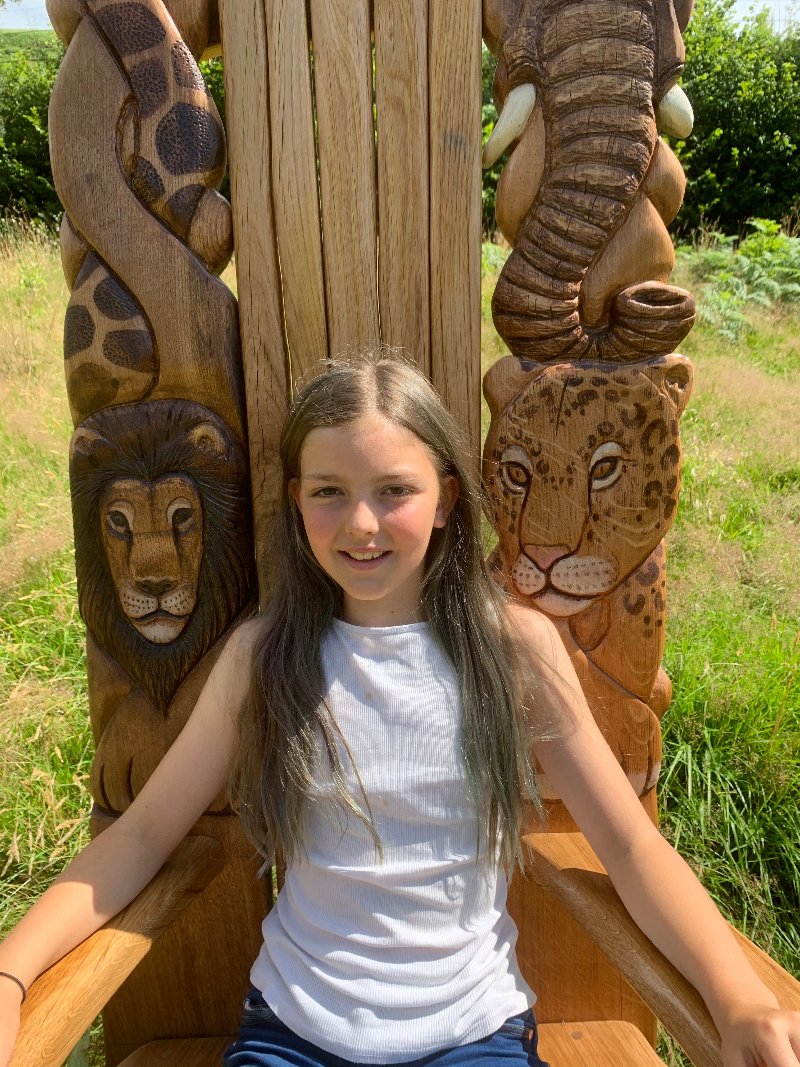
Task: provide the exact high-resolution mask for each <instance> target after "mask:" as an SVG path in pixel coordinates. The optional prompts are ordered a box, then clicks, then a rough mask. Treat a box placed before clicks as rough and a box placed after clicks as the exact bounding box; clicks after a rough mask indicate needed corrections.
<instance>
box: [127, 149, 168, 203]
mask: <svg viewBox="0 0 800 1067" xmlns="http://www.w3.org/2000/svg"><path fill="white" fill-rule="evenodd" d="M131 185H132V186H133V191H134V192H135V193H136V195H137V196H138V197H139V199H140V200H144V202H145V204H154V203H155V202H156V201H157V200H160V199H161V197H162V196H163V195H164V183H163V182H162V180H161V177H160V175H159V173H158V171H157V170H156V168H155V167H154V166H153V164H152V163H150V162H149V160H147V159H145V158H144V157H143V156H137V158H136V163H135V164H134V167H133V170H132V171H131Z"/></svg>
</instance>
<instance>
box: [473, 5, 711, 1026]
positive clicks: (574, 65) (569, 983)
mask: <svg viewBox="0 0 800 1067" xmlns="http://www.w3.org/2000/svg"><path fill="white" fill-rule="evenodd" d="M690 10H691V2H684V0H624V2H619V0H485V2H484V33H485V36H486V39H487V41H488V42H489V44H490V46H491V47H492V49H493V50H494V51H495V53H496V54H497V56H498V59H499V62H498V69H497V77H496V81H495V91H496V95H497V99H498V106H499V107H502V108H503V111H502V113H501V116H500V118H499V120H498V124H497V129H496V131H495V137H494V138H493V141H492V142H490V144H489V145H487V152H488V153H489V156H490V160H493V159H496V158H497V156H499V154H500V153H501V152H502V151H503V150H504V148H505V147H507V146H508V145H509V144H510V143H512V142H514V141H516V146H515V148H514V151H513V153H512V155H511V157H510V159H509V161H508V164H507V166H506V168H505V170H504V172H503V175H502V177H501V180H500V184H499V188H498V194H497V217H498V222H499V224H500V226H501V229H502V231H503V233H504V235H505V236H506V237H507V239H508V240H509V241H510V242H511V244H512V246H513V251H512V253H511V255H510V257H509V259H508V261H507V263H506V265H505V267H504V269H503V271H502V273H501V276H500V279H499V281H498V284H497V287H496V290H495V294H494V300H493V314H494V320H495V324H496V326H497V329H498V331H499V333H500V335H501V336H502V337H503V339H504V340H505V341H506V343H507V344H508V346H509V348H510V349H511V352H512V355H510V356H507V357H506V358H505V359H503V360H501V361H500V362H499V363H497V364H496V365H495V366H494V367H493V368H492V369H491V370H490V371H489V373H488V374H487V376H486V378H485V381H484V392H485V394H486V397H487V400H488V402H489V406H490V409H491V413H492V422H491V428H490V430H489V435H488V438H487V441H486V444H485V448H484V461H483V476H484V483H485V485H486V489H487V493H488V496H489V502H490V510H491V513H492V519H493V522H494V525H495V528H496V530H497V533H498V537H499V544H498V547H497V550H496V553H495V557H494V564H495V567H496V571H497V575H498V578H499V580H500V581H501V582H502V583H503V584H504V585H505V586H506V587H507V588H508V589H509V590H510V591H511V592H512V593H513V594H514V595H515V596H517V597H518V598H520V599H521V600H523V601H524V602H526V603H528V604H530V605H532V606H534V607H536V608H538V609H539V610H541V611H543V612H545V613H546V614H547V615H549V616H550V617H551V618H552V619H553V620H554V622H555V623H556V626H557V627H558V629H559V632H560V633H561V635H562V637H563V639H564V641H565V643H566V645H567V648H568V649H569V651H570V654H571V656H572V659H573V662H574V664H575V667H576V669H577V672H578V676H579V678H580V680H581V684H582V686H583V688H584V691H585V693H586V696H587V698H588V700H589V703H590V705H591V707H592V710H593V712H594V714H595V717H596V718H597V720H598V722H599V724H600V726H601V729H602V730H603V733H604V734H605V736H606V738H607V739H608V741H609V744H610V745H611V748H612V749H613V751H614V752H615V754H616V755H617V757H618V759H619V761H620V763H621V764H622V766H623V768H624V769H625V771H626V773H627V775H628V777H629V779H630V781H631V784H632V785H633V787H634V789H635V790H636V792H637V793H638V794H639V795H640V796H641V798H642V802H643V803H644V804H645V806H646V808H647V810H648V812H649V813H650V814H651V816H652V817H653V818H654V819H655V817H656V801H655V784H656V781H657V779H658V773H659V768H660V761H661V731H660V726H659V719H660V717H661V715H662V714H663V713H664V711H665V709H666V707H667V705H668V704H669V699H670V683H669V679H668V678H667V676H666V674H665V673H664V671H663V670H662V668H661V658H662V654H663V648H664V609H665V556H664V543H663V539H664V535H665V533H666V531H667V530H668V528H669V526H670V525H671V523H672V520H673V518H674V515H675V508H676V505H677V500H678V488H679V480H680V456H681V453H680V439H679V432H678V420H679V418H680V415H681V413H682V412H683V410H684V408H685V405H686V402H687V400H688V397H689V392H690V389H691V382H692V371H691V365H690V363H689V361H688V360H687V359H685V358H684V357H683V356H680V355H675V354H673V349H674V346H675V345H677V344H678V343H679V342H680V341H681V339H682V338H683V337H684V336H685V335H686V333H687V332H688V331H689V329H690V328H691V325H692V322H693V316H694V302H693V300H692V298H691V296H690V295H689V294H688V293H686V292H684V291H683V290H680V289H676V288H674V287H673V286H670V285H668V284H667V279H668V277H669V273H670V271H671V269H672V266H673V262H674V255H673V250H672V244H671V242H670V239H669V236H668V234H667V231H666V224H668V223H669V222H671V221H672V219H673V218H674V216H675V214H676V213H677V210H678V208H679V207H680V203H681V200H682V197H683V189H684V180H683V174H682V171H681V168H680V164H679V163H678V161H677V159H676V158H675V156H674V155H673V153H672V152H671V151H670V149H669V148H668V146H667V145H666V144H665V143H664V142H663V141H661V140H659V139H658V135H657V123H656V116H657V115H658V117H659V119H660V120H661V123H660V124H661V127H662V128H665V124H666V125H669V127H670V128H669V129H668V132H676V133H679V134H680V135H681V136H686V134H687V133H688V131H689V129H690V127H691V113H690V109H689V108H688V103H686V102H685V97H683V95H682V93H681V91H680V90H679V89H674V88H673V87H674V86H675V82H676V79H677V77H678V75H679V74H680V71H681V69H682V63H683V44H682V40H681V30H682V29H683V28H684V27H685V25H686V22H687V21H688V18H689V14H690ZM687 127H688V128H687ZM541 784H542V792H543V795H544V797H545V799H546V807H547V810H548V815H549V821H548V826H547V827H546V829H550V830H574V829H575V827H574V824H572V822H571V820H570V819H569V817H568V815H567V813H566V811H565V809H564V808H563V805H561V804H560V802H559V801H558V798H557V797H556V796H555V795H554V794H553V793H552V792H551V790H550V788H549V787H548V783H547V781H546V780H542V783H541ZM512 897H513V903H514V907H515V909H516V912H517V917H518V923H519V926H520V930H521V938H520V946H519V957H520V962H521V964H522V966H523V969H524V970H525V971H526V973H527V975H528V978H529V980H530V981H531V984H532V985H533V987H534V988H535V989H537V990H540V991H541V994H542V1001H541V1008H540V1014H541V1016H542V1018H543V1020H544V1021H551V1020H552V1021H557V1020H560V1019H576V1018H583V1019H590V1018H623V1019H624V1018H628V1019H631V1020H632V1021H634V1022H636V1023H638V1024H639V1025H640V1026H641V1027H642V1028H643V1029H644V1030H645V1032H646V1033H649V1034H650V1035H651V1036H653V1035H654V1020H653V1019H652V1016H649V1013H647V1012H646V1010H645V1009H644V1006H643V1005H642V1004H641V1003H640V1002H638V1003H637V1001H636V998H635V997H634V995H633V993H632V991H631V990H630V988H629V987H628V986H627V985H626V984H625V983H624V982H623V981H622V979H621V978H620V977H619V975H618V974H617V973H616V972H615V971H613V970H612V969H611V968H610V967H609V965H608V964H607V963H605V962H604V960H603V959H602V957H601V956H600V955H599V953H598V952H597V951H596V950H595V949H592V948H591V946H590V944H589V942H588V940H587V939H586V937H585V936H584V935H582V934H581V933H580V932H579V931H578V929H577V927H576V926H575V925H574V924H573V923H572V922H571V921H570V920H569V919H568V918H567V916H566V915H565V914H564V913H563V912H561V911H560V910H558V909H557V908H556V907H555V906H554V905H553V904H552V902H550V901H549V900H548V899H547V898H546V897H545V896H544V895H543V894H542V892H541V891H540V890H538V889H537V887H536V886H534V885H532V884H529V883H525V882H524V881H523V880H521V879H517V880H516V882H515V885H514V887H513V892H512ZM541 961H548V964H547V970H545V969H544V965H543V963H542V962H541ZM554 961H555V962H554Z"/></svg>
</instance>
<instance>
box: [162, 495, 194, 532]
mask: <svg viewBox="0 0 800 1067" xmlns="http://www.w3.org/2000/svg"><path fill="white" fill-rule="evenodd" d="M193 518H194V508H193V507H192V505H191V504H190V502H189V501H188V500H187V499H186V498H185V497H179V498H178V499H177V500H173V501H172V503H171V504H170V506H169V507H168V508H167V522H169V523H171V524H172V529H173V530H177V531H178V532H180V533H185V532H186V530H187V528H188V527H189V526H190V525H191V522H192V519H193Z"/></svg>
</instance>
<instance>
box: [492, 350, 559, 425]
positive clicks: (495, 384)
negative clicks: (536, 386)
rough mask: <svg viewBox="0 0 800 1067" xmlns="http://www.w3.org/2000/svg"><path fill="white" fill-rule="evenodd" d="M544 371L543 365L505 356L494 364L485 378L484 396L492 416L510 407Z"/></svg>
mask: <svg viewBox="0 0 800 1067" xmlns="http://www.w3.org/2000/svg"><path fill="white" fill-rule="evenodd" d="M543 370H544V367H543V366H542V364H541V363H526V362H525V361H524V360H520V359H517V357H516V356H504V357H503V358H502V359H498V361H497V362H496V363H493V364H492V366H491V367H490V368H489V370H488V371H487V372H486V374H485V375H484V376H483V395H484V396H485V397H486V403H487V404H488V405H489V411H491V413H492V415H496V414H497V413H498V412H499V411H502V410H503V408H506V407H508V405H509V404H510V403H511V401H512V400H514V399H515V398H516V397H518V396H519V394H520V393H521V392H522V390H523V389H524V388H525V387H526V386H527V385H529V384H530V383H531V382H532V381H533V380H534V378H538V377H539V375H540V374H541V373H542V372H543Z"/></svg>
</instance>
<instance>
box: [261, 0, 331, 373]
mask: <svg viewBox="0 0 800 1067" xmlns="http://www.w3.org/2000/svg"><path fill="white" fill-rule="evenodd" d="M264 12H265V19H266V34H267V53H268V60H269V105H270V132H271V148H272V198H273V203H274V205H275V209H274V215H275V231H276V235H277V241H278V254H279V258H280V270H281V285H282V291H283V310H284V316H285V324H286V337H287V342H288V346H289V359H290V363H291V369H292V379H293V380H295V381H296V380H297V378H298V376H301V375H303V374H306V373H307V372H308V371H309V370H310V369H311V368H312V367H313V366H314V365H315V364H316V363H318V362H319V361H320V360H322V359H325V358H326V357H327V356H328V354H329V352H328V327H327V322H326V318H325V282H324V272H323V264H322V236H321V228H320V226H321V224H320V206H319V195H318V180H317V163H316V145H315V143H314V111H313V105H312V99H311V71H310V52H309V49H310V41H309V27H308V24H307V15H306V7H305V4H298V3H296V2H295V0H264ZM343 139H344V138H343Z"/></svg>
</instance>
